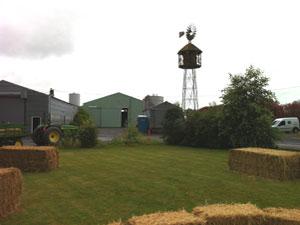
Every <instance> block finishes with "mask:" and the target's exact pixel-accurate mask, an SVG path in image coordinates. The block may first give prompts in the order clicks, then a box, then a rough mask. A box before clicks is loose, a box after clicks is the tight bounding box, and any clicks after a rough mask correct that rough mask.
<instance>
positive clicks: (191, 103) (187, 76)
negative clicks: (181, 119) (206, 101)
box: [181, 69, 198, 110]
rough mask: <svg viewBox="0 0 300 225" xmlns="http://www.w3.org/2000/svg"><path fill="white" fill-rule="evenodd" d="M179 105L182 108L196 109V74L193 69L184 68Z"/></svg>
mask: <svg viewBox="0 0 300 225" xmlns="http://www.w3.org/2000/svg"><path fill="white" fill-rule="evenodd" d="M181 106H182V109H183V110H187V109H193V110H197V109H198V90H197V76H196V70H195V69H185V70H184V74H183V86H182V102H181Z"/></svg>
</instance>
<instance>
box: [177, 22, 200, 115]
mask: <svg viewBox="0 0 300 225" xmlns="http://www.w3.org/2000/svg"><path fill="white" fill-rule="evenodd" d="M184 33H185V32H180V33H179V37H181V36H183V35H184ZM195 35H196V27H195V26H194V25H190V26H188V28H187V31H186V38H187V39H188V41H189V43H188V44H187V45H185V46H184V47H183V48H182V49H181V50H180V51H179V52H178V66H179V68H181V69H184V73H183V85H182V103H181V106H182V109H183V110H184V111H186V110H187V109H193V110H197V109H198V90H197V76H196V69H197V68H200V67H201V53H202V51H201V50H200V49H199V48H197V47H196V46H195V45H193V44H192V40H193V39H194V37H195Z"/></svg>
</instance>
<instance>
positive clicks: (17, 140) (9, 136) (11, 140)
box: [0, 123, 26, 146]
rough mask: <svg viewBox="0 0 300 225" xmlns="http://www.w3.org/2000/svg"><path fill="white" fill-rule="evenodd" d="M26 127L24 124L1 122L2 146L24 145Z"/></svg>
mask: <svg viewBox="0 0 300 225" xmlns="http://www.w3.org/2000/svg"><path fill="white" fill-rule="evenodd" d="M25 136H26V134H25V127H24V125H22V124H6V123H1V124H0V146H2V145H17V146H22V145H23V142H22V138H23V137H25Z"/></svg>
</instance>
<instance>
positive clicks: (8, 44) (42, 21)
mask: <svg viewBox="0 0 300 225" xmlns="http://www.w3.org/2000/svg"><path fill="white" fill-rule="evenodd" d="M0 19H1V20H0V21H1V22H0V55H3V56H9V57H24V58H45V57H48V56H51V55H56V56H61V55H65V54H69V53H71V52H72V50H73V41H72V25H73V23H72V21H73V17H72V14H71V13H69V12H67V11H64V10H60V11H59V10H55V11H52V12H51V13H50V14H49V13H48V14H46V15H37V14H35V15H28V14H27V15H26V14H25V15H20V17H19V18H18V19H17V20H13V19H11V18H0Z"/></svg>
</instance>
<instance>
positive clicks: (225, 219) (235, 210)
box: [193, 204, 265, 225]
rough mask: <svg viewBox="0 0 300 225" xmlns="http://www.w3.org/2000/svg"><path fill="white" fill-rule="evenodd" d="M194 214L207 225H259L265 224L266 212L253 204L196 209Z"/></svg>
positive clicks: (209, 206)
mask: <svg viewBox="0 0 300 225" xmlns="http://www.w3.org/2000/svg"><path fill="white" fill-rule="evenodd" d="M193 214H194V215H195V216H198V217H200V218H202V219H204V220H205V221H206V225H219V224H220V225H221V224H222V225H258V224H265V223H264V222H265V217H264V212H263V211H262V210H260V209H259V208H257V207H256V206H254V205H252V204H235V205H226V204H216V205H208V206H199V207H196V208H194V210H193Z"/></svg>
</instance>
